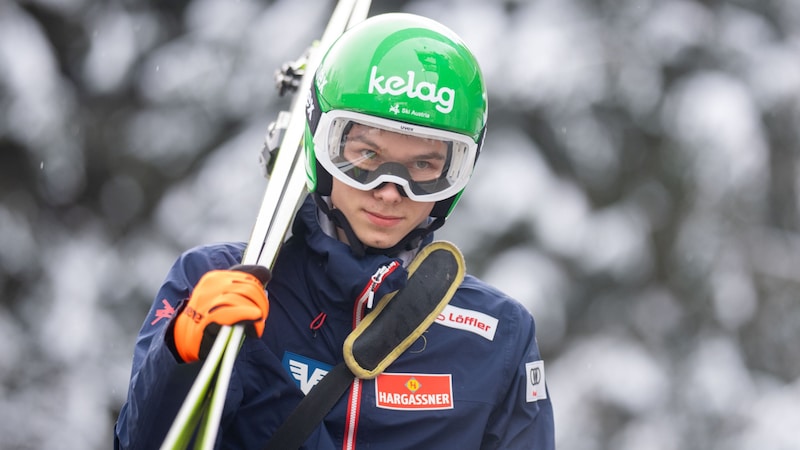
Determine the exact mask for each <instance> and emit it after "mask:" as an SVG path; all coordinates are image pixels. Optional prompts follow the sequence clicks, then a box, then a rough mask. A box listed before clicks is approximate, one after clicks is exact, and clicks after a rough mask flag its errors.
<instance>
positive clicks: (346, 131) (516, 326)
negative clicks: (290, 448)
mask: <svg viewBox="0 0 800 450" xmlns="http://www.w3.org/2000/svg"><path fill="white" fill-rule="evenodd" d="M313 84H314V86H313V88H312V92H311V94H310V99H309V104H308V108H307V112H308V127H307V129H306V136H305V150H306V157H307V173H308V177H309V181H308V187H309V191H310V192H311V194H310V195H309V198H308V199H306V201H305V203H304V204H303V206H302V207H301V209H300V211H299V213H298V215H297V218H296V219H295V223H294V226H293V229H292V237H291V238H290V239H288V240H287V242H286V243H285V244H284V246H283V248H282V249H281V252H280V254H279V256H278V259H277V262H276V263H275V266H274V268H273V271H272V280H271V281H270V282H269V283H268V285H267V289H266V290H267V292H268V297H269V300H267V294H266V293H265V292H264V289H263V286H262V285H261V284H260V282H259V281H258V279H257V278H256V277H255V276H253V275H250V274H248V273H245V272H242V271H240V270H230V268H231V267H232V266H234V265H236V264H238V263H239V262H240V260H241V257H242V252H243V250H244V244H241V243H236V244H218V245H212V246H206V247H200V248H195V249H193V250H190V251H188V252H187V253H185V254H183V255H182V256H181V257H180V258H179V259H178V261H177V262H176V263H175V265H174V266H173V267H172V269H171V270H170V272H169V274H168V275H167V278H166V281H165V283H164V285H163V286H162V287H161V290H160V291H159V292H158V295H157V296H156V299H155V302H154V304H153V307H152V308H151V311H150V313H149V315H148V317H147V318H146V319H145V322H144V325H143V327H142V329H141V332H140V334H139V337H138V340H137V344H136V349H135V354H134V359H133V370H132V376H131V383H130V390H129V393H128V400H127V402H126V404H125V405H124V406H123V408H122V410H121V412H120V417H119V420H118V422H117V426H116V442H115V444H116V445H117V446H118V447H119V448H157V447H158V445H159V444H160V442H161V441H162V440H163V438H164V436H165V434H166V432H167V430H168V428H169V426H170V424H171V422H172V420H173V419H174V417H175V414H176V412H177V410H178V409H179V407H180V404H181V402H182V400H183V398H184V396H185V395H186V393H187V391H188V390H189V387H190V385H191V383H192V380H193V377H194V376H195V375H196V374H197V372H198V370H199V366H200V365H199V364H197V363H195V361H198V360H199V359H202V357H203V356H204V355H205V354H206V353H207V350H208V347H209V344H210V342H211V338H210V337H209V335H210V333H209V330H211V329H213V328H215V327H218V325H220V324H221V325H227V324H234V323H247V324H249V325H248V326H249V328H250V335H249V337H248V338H246V339H245V342H244V344H243V346H242V349H241V351H240V353H239V355H238V357H237V360H236V364H235V367H234V371H233V374H232V379H231V384H230V388H229V392H228V395H227V397H226V403H225V409H224V411H223V417H222V423H221V429H220V433H219V437H218V439H219V442H218V444H220V445H221V446H222V447H224V448H262V447H264V446H265V445H266V443H267V442H268V440H269V438H270V436H271V435H272V434H273V433H274V432H275V430H276V429H277V428H278V427H279V426H280V425H281V424H282V423H283V422H284V421H285V420H286V418H287V416H288V415H289V414H290V413H291V411H292V410H293V409H294V408H295V406H296V405H297V404H298V403H299V402H300V400H301V399H302V398H303V396H304V395H305V394H306V393H307V392H309V390H310V389H311V388H312V387H313V386H314V385H315V384H316V382H318V381H319V379H321V378H322V377H323V376H324V375H325V374H326V373H327V372H328V371H329V370H330V369H331V368H332V367H333V366H335V365H336V364H338V363H340V362H341V361H342V360H343V343H344V341H345V338H346V337H347V336H348V334H349V333H350V332H351V331H352V329H353V328H354V326H355V324H356V323H358V322H359V321H360V320H361V319H362V318H363V317H364V316H365V315H367V314H369V313H370V308H369V307H368V306H367V302H366V301H365V300H366V299H367V298H368V297H372V298H374V299H375V302H376V304H377V302H378V301H379V300H380V299H382V298H383V297H384V296H385V295H386V294H388V293H390V292H394V291H396V290H398V289H400V288H402V287H403V286H404V284H405V283H406V280H407V276H408V272H407V270H406V266H407V265H408V264H409V262H410V261H411V260H412V258H413V257H414V256H415V255H416V254H417V253H418V252H419V250H420V249H421V248H422V247H424V246H425V245H427V244H429V243H430V242H431V241H432V232H433V231H434V230H435V229H436V228H438V227H440V226H441V225H442V224H443V223H444V221H445V219H446V218H447V216H448V215H449V214H450V212H451V211H452V209H453V207H454V205H455V204H456V202H457V200H458V198H459V196H460V195H461V193H462V192H463V189H464V187H465V186H466V183H467V181H468V180H469V177H470V175H471V173H472V169H473V166H474V164H475V161H476V159H477V157H478V154H479V152H480V149H481V144H482V142H483V135H484V130H485V126H486V112H487V104H486V93H485V87H484V83H483V79H482V76H481V73H480V70H479V67H478V64H477V62H476V60H475V58H474V57H473V55H472V54H471V53H470V52H469V50H468V49H467V48H466V47H465V46H464V44H463V43H462V42H461V41H460V40H459V39H458V37H457V36H455V35H454V34H453V33H452V32H451V31H449V30H448V29H446V28H444V27H443V26H442V25H440V24H438V23H436V22H434V21H431V20H429V19H425V18H422V17H418V16H413V15H408V14H386V15H381V16H376V17H373V18H371V19H368V20H367V21H365V22H363V23H362V24H360V25H358V26H356V27H354V28H353V29H351V30H350V31H348V32H346V33H345V34H344V35H343V36H342V37H341V38H340V39H339V40H338V41H337V42H336V43H335V44H334V46H333V47H332V48H331V49H330V51H329V52H328V53H327V55H326V56H325V58H324V59H323V61H322V63H321V66H320V68H319V70H318V71H317V73H316V77H315V82H314V83H313ZM186 299H188V300H186ZM372 306H373V307H374V306H376V305H372ZM173 311H176V312H175V313H174V314H171V312H173ZM304 448H309V449H341V448H347V449H359V448H365V449H366V448H380V449H394V448H396V449H408V448H425V449H451V448H458V449H472V448H474V449H552V448H554V431H553V412H552V407H551V403H550V399H549V397H548V395H547V389H546V386H545V382H544V365H543V362H542V361H541V356H540V354H539V350H538V348H537V344H536V339H535V327H534V321H533V318H532V317H531V315H530V313H529V312H528V311H526V310H525V308H523V307H522V306H521V305H520V304H519V303H518V302H516V301H515V300H513V299H511V298H509V297H507V296H506V295H504V294H503V293H501V292H499V291H498V290H496V289H494V288H492V287H490V286H488V285H486V284H485V283H483V282H481V281H480V280H478V279H476V278H474V277H471V276H467V277H466V278H465V280H464V281H463V283H462V284H461V285H460V286H459V288H458V290H457V291H456V293H455V295H454V296H453V298H452V299H451V300H450V302H449V304H448V305H447V306H446V309H445V310H444V312H443V313H442V314H441V315H439V318H438V319H437V320H436V322H434V324H433V325H431V326H430V328H429V329H428V330H427V331H426V332H425V333H424V334H423V335H422V336H421V337H420V338H419V339H418V340H417V341H416V342H415V343H414V344H413V345H412V346H411V347H410V348H409V349H408V350H407V351H405V352H404V353H402V354H401V355H400V356H399V357H398V358H397V359H396V360H395V361H394V362H393V363H392V364H391V365H389V366H388V368H387V369H386V370H385V371H384V372H383V373H381V374H380V375H379V376H378V377H377V378H375V379H371V380H361V379H356V380H355V381H354V382H353V383H352V385H351V386H350V388H349V390H348V391H347V392H346V393H345V395H343V396H342V398H341V399H339V401H338V403H336V405H335V406H334V407H333V409H332V410H331V411H330V412H329V413H328V414H327V416H326V418H325V420H324V421H323V422H322V423H321V424H320V425H319V426H318V427H317V428H316V430H315V431H314V433H313V434H312V436H311V437H310V438H309V439H308V440H307V441H306V444H305V447H304Z"/></svg>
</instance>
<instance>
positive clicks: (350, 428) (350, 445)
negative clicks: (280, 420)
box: [342, 260, 400, 450]
mask: <svg viewBox="0 0 800 450" xmlns="http://www.w3.org/2000/svg"><path fill="white" fill-rule="evenodd" d="M399 266H400V263H399V262H398V261H396V260H395V261H392V262H391V263H389V264H387V265H385V266H381V267H379V268H378V270H377V271H376V272H375V274H374V275H372V277H371V278H370V280H369V283H367V285H366V286H365V287H364V290H363V291H362V292H361V295H360V296H359V297H358V300H356V303H355V306H354V309H353V329H355V328H356V327H357V326H358V324H360V323H361V320H362V319H363V318H364V316H365V315H366V311H367V310H368V309H370V308H372V304H373V301H374V299H375V292H377V291H378V288H380V287H381V284H382V283H383V280H384V278H385V277H386V276H388V275H389V274H391V273H392V272H394V271H395V269H397V268H398V267H399ZM361 390H362V383H361V380H360V379H358V378H356V379H354V380H353V384H352V386H351V387H350V397H349V398H348V403H347V404H348V407H347V417H346V419H345V430H344V442H343V444H342V449H343V450H355V448H356V432H357V430H358V418H359V416H360V414H361Z"/></svg>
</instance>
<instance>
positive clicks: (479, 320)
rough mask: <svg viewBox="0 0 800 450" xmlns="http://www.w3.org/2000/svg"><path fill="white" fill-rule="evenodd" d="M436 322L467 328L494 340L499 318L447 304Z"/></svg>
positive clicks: (447, 325)
mask: <svg viewBox="0 0 800 450" xmlns="http://www.w3.org/2000/svg"><path fill="white" fill-rule="evenodd" d="M436 323H438V324H439V325H444V326H446V327H450V328H458V329H459V330H466V331H469V332H472V333H475V334H477V335H478V336H482V337H484V338H485V339H488V340H490V341H493V340H494V333H495V331H496V330H497V323H498V320H497V319H496V318H494V317H492V316H490V315H488V314H484V313H482V312H478V311H473V310H471V309H464V308H459V307H457V306H452V305H447V306H445V307H444V310H443V311H442V313H441V314H439V317H437V318H436Z"/></svg>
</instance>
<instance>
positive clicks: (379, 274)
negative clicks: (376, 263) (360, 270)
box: [367, 261, 400, 309]
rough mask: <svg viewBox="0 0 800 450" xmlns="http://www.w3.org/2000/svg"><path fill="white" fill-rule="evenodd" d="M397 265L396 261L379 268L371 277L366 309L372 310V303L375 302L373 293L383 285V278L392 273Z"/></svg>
mask: <svg viewBox="0 0 800 450" xmlns="http://www.w3.org/2000/svg"><path fill="white" fill-rule="evenodd" d="M398 265H400V263H398V262H397V261H392V262H391V263H389V264H387V265H385V266H381V267H379V268H378V270H377V271H376V272H375V274H373V275H372V278H371V279H370V283H369V287H368V288H367V309H372V303H373V301H374V300H375V292H376V291H377V290H378V288H379V287H381V283H383V277H385V276H386V275H387V274H389V273H390V272H393V271H394V269H395V268H396V267H397V266H398Z"/></svg>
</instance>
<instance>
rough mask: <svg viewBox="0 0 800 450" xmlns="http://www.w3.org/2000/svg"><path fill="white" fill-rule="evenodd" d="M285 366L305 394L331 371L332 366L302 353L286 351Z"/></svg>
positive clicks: (284, 356)
mask: <svg viewBox="0 0 800 450" xmlns="http://www.w3.org/2000/svg"><path fill="white" fill-rule="evenodd" d="M283 368H284V369H286V371H287V372H289V375H291V376H292V378H294V382H295V383H296V384H297V387H298V388H300V390H301V391H303V394H308V391H310V390H311V388H313V387H314V386H316V384H317V383H319V380H321V379H322V377H324V376H325V375H327V374H328V372H330V371H331V368H332V366H330V365H328V364H325V363H321V362H319V361H315V360H313V359H311V358H306V357H305V356H302V355H298V354H295V353H292V352H286V353H284V354H283Z"/></svg>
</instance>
